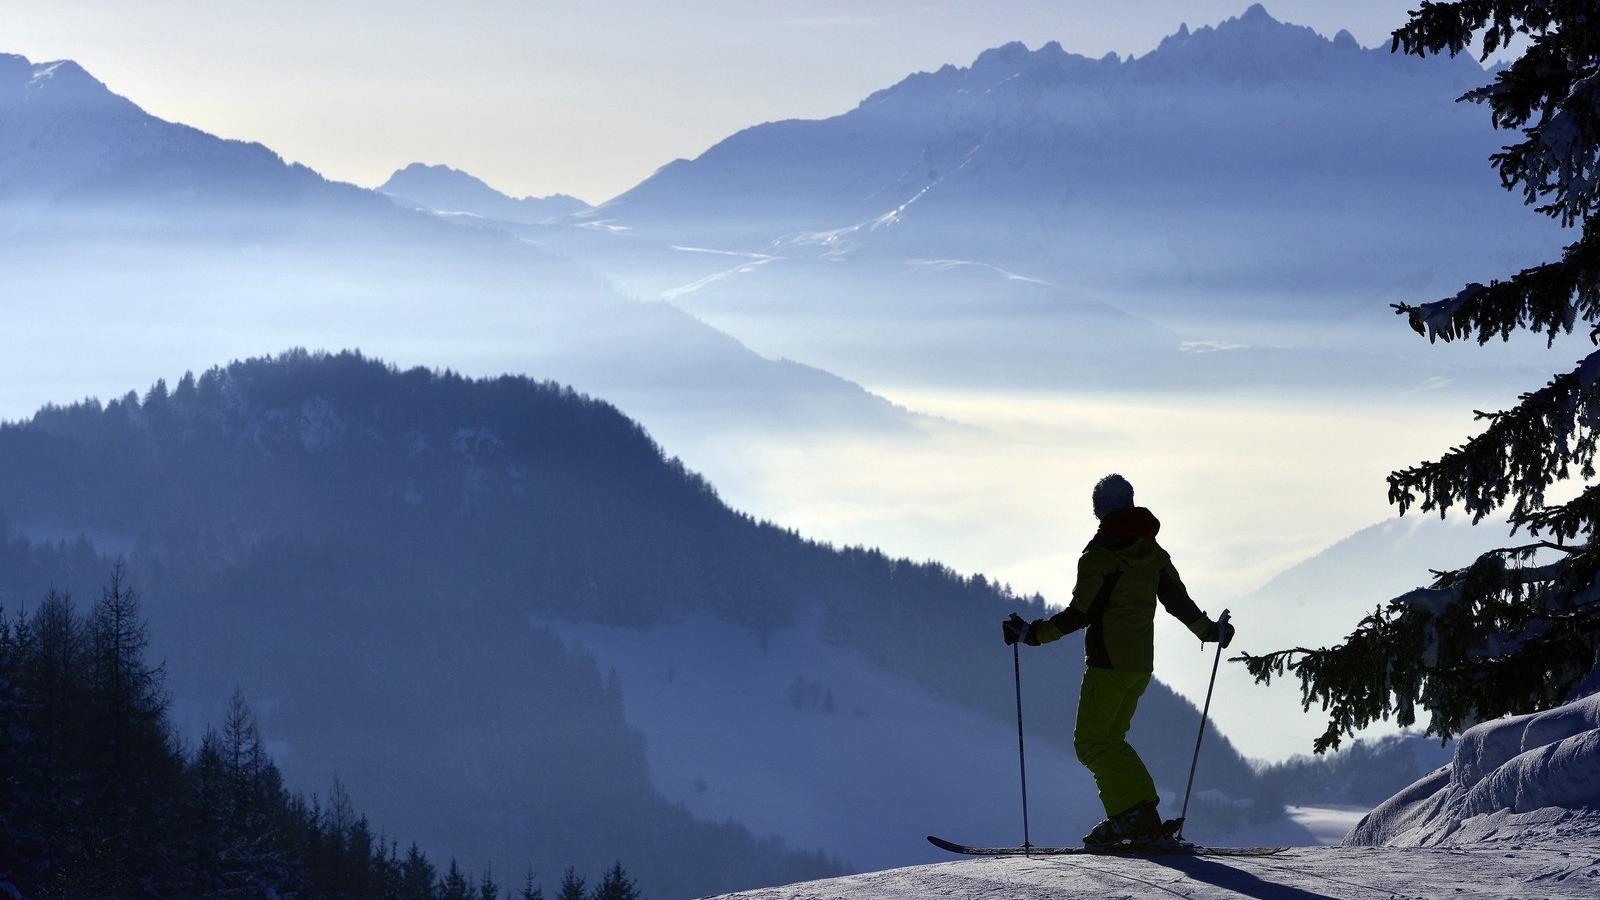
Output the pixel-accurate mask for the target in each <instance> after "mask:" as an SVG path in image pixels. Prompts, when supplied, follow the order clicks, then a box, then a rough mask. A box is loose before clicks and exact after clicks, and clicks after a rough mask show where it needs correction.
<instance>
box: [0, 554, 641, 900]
mask: <svg viewBox="0 0 1600 900" xmlns="http://www.w3.org/2000/svg"><path fill="white" fill-rule="evenodd" d="M147 643H148V634H147V627H146V624H145V619H144V616H143V614H142V612H141V609H140V601H139V597H138V595H137V594H136V593H135V592H134V591H133V589H132V588H131V587H130V586H129V584H128V580H127V577H126V574H125V571H124V569H123V568H122V566H120V565H118V566H117V567H116V568H114V569H113V570H112V572H111V575H110V578H109V580H108V581H107V583H106V585H105V587H104V588H103V589H102V590H101V592H100V596H99V598H98V599H97V600H96V601H95V602H94V604H93V605H92V606H91V607H90V609H89V610H88V611H87V612H80V611H79V609H78V608H77V605H76V604H75V602H74V600H73V598H72V597H71V596H70V595H69V594H66V593H63V592H58V591H55V590H52V591H50V592H49V593H48V594H46V595H45V597H44V600H43V601H42V602H41V603H39V605H38V606H36V607H35V608H33V609H32V610H19V611H17V612H15V613H12V612H9V611H7V610H5V609H4V608H0V896H16V895H20V896H22V897H40V898H49V897H60V898H82V897H97V898H119V897H219V898H221V897H240V898H244V897H252V898H253V897H270V896H279V897H285V898H288V897H303V898H313V897H345V898H385V900H502V898H505V900H513V898H515V900H543V898H544V894H543V891H542V888H541V887H540V885H539V884H538V883H537V881H536V879H535V876H534V874H533V873H532V872H531V871H530V872H529V873H528V874H527V876H526V877H525V878H524V879H523V881H522V884H521V885H520V886H519V887H518V888H517V889H516V890H515V891H513V890H511V889H510V888H503V887H502V886H501V885H499V884H498V883H496V882H495V880H494V877H493V875H492V873H491V872H489V871H486V872H484V873H483V874H482V875H481V876H477V877H472V876H468V875H467V874H466V873H464V872H463V871H462V869H461V868H460V866H459V865H458V864H457V862H456V861H455V860H453V859H452V860H451V861H450V863H449V865H448V867H446V868H445V869H444V871H442V872H441V871H439V870H438V869H437V868H436V867H435V865H434V864H433V863H432V862H430V861H429V860H428V857H427V856H426V854H424V853H423V852H422V851H421V850H420V849H419V848H418V847H417V845H416V844H414V843H413V844H411V845H410V847H409V848H408V849H406V850H405V851H404V852H401V850H400V849H399V845H398V843H397V842H396V841H395V840H393V839H386V838H385V837H384V836H383V835H381V834H379V833H376V832H375V831H374V830H373V827H372V825H371V824H370V823H369V822H368V821H367V818H366V817H365V816H364V815H361V814H360V813H359V812H357V811H356V809H355V806H354V804H353V802H352V801H351V798H350V796H349V794H348V793H347V792H346V791H345V789H344V788H343V786H342V785H340V784H339V783H338V782H337V781H335V783H334V786H333V788H332V790H331V791H330V792H329V794H328V797H327V800H326V804H324V802H323V801H322V800H320V799H318V798H317V797H315V796H313V797H312V798H311V799H310V800H307V799H306V798H305V797H304V796H303V795H300V794H297V793H293V792H290V791H289V790H287V789H286V788H285V786H284V783H283V777H282V775H281V774H280V773H279V771H278V768H277V766H276V765H274V764H273V761H272V759H271V757H270V756H269V755H268V753H267V750H266V746H265V744H264V742H263V740H262V736H261V730H260V728H259V726H258V724H257V721H256V716H255V713H254V711H253V710H252V709H251V708H250V706H249V705H248V704H247V703H246V702H245V699H244V696H243V695H242V694H241V693H240V692H238V691H235V692H234V695H233V698H232V700H231V701H230V703H229V705H228V709H227V712H226V714H225V716H224V717H223V721H222V725H221V727H220V728H208V729H207V730H206V732H205V734H204V736H203V737H202V738H201V739H200V741H199V745H198V746H195V747H187V746H185V744H184V741H183V739H182V738H181V737H180V736H179V735H178V734H177V733H176V732H175V731H174V729H173V727H172V726H171V725H170V723H169V721H168V718H167V699H166V695H165V691H164V685H163V681H164V672H163V669H162V667H161V666H151V665H149V664H148V662H147V661H146V658H145V648H146V645H147ZM556 896H557V897H559V898H562V900H638V898H639V893H638V890H637V889H636V887H635V886H634V882H633V881H632V880H631V879H630V878H629V877H628V875H627V872H626V870H625V869H623V867H622V864H621V863H617V864H615V865H614V866H612V868H611V869H609V870H608V871H606V872H605V873H604V875H603V876H602V878H601V880H600V881H599V882H598V883H596V884H595V886H594V887H593V888H592V889H590V890H587V891H586V890H585V888H584V882H583V879H582V878H580V877H579V876H578V875H577V874H576V872H575V871H574V870H572V869H568V870H567V872H566V875H565V877H564V878H563V880H562V882H561V889H560V893H558V894H557V895H556Z"/></svg>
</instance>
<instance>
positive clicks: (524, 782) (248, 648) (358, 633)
mask: <svg viewBox="0 0 1600 900" xmlns="http://www.w3.org/2000/svg"><path fill="white" fill-rule="evenodd" d="M0 511H3V513H4V515H5V516H6V517H7V522H8V525H7V526H6V527H7V528H8V529H9V531H10V533H12V534H20V535H23V536H29V537H31V538H32V539H33V540H34V541H36V542H37V541H58V540H62V539H68V540H71V539H75V538H76V537H77V536H78V535H80V534H82V535H86V536H87V538H86V540H87V541H88V542H92V546H81V545H80V546H78V547H77V548H76V550H74V548H73V546H72V545H70V544H68V545H62V546H60V547H58V548H56V550H55V551H53V553H52V555H51V558H50V559H49V560H47V561H46V562H44V563H38V564H36V565H34V566H32V567H31V568H30V567H27V566H19V565H15V564H12V565H8V566H5V567H0V587H4V588H7V589H10V590H12V591H32V590H34V589H36V586H37V585H38V584H40V583H52V582H53V583H57V584H72V585H81V584H84V583H86V581H85V579H89V578H94V577H96V576H95V575H94V574H93V572H92V571H91V572H89V573H87V574H86V573H85V570H84V569H83V568H82V566H83V565H91V568H94V567H97V566H99V565H100V564H101V561H100V560H99V559H98V556H99V555H100V554H103V553H121V554H126V556H127V558H128V560H129V566H130V571H131V572H132V573H133V574H134V576H135V577H136V578H137V579H138V580H139V581H140V583H142V584H144V585H146V586H147V588H146V590H147V593H148V594H149V595H150V596H151V597H153V598H157V599H156V600H155V601H153V602H152V605H151V609H150V614H151V617H152V620H153V622H154V623H155V625H156V629H157V635H158V639H157V644H156V650H157V653H156V656H157V658H166V659H167V660H168V664H169V669H170V673H171V684H172V690H173V694H174V699H175V701H176V703H175V718H177V719H179V720H180V722H182V723H184V724H186V725H189V727H198V726H197V723H198V722H199V721H201V720H203V719H204V717H205V714H207V713H208V712H209V711H211V710H215V709H218V708H220V705H221V704H222V703H223V701H224V700H225V699H226V693H227V691H228V690H230V689H231V686H232V685H235V684H238V685H241V686H242V687H243V688H244V689H245V690H246V691H247V693H248V694H249V695H250V696H252V697H256V698H259V702H260V705H261V709H262V724H263V728H264V730H265V732H266V734H267V736H268V739H269V741H271V742H273V745H274V747H275V748H278V755H279V756H280V758H281V761H282V765H283V768H284V770H285V774H286V776H287V777H288V778H289V779H290V781H291V783H294V784H300V785H303V784H326V783H327V782H328V781H329V780H330V779H331V778H332V777H334V776H336V775H337V776H339V777H341V778H344V779H345V780H346V782H347V783H348V784H349V785H350V787H351V790H352V792H353V793H355V794H356V795H357V796H359V797H361V798H363V802H364V803H365V804H366V805H367V808H368V809H369V810H371V811H372V813H373V815H374V817H375V818H377V819H380V820H381V821H384V822H386V823H389V824H390V825H391V826H392V827H396V828H398V829H401V830H403V831H404V833H406V834H410V835H414V836H415V837H416V838H417V839H418V840H419V842H421V844H422V846H423V847H425V848H428V849H430V850H431V851H435V852H443V853H449V854H454V855H459V856H463V857H466V858H472V859H477V858H482V859H485V860H488V859H493V860H495V861H497V862H498V861H501V860H513V859H521V858H522V854H523V853H524V852H526V851H525V849H524V848H527V847H532V848H534V852H535V853H536V854H542V855H538V856H536V857H535V860H534V861H535V864H536V865H537V866H538V867H539V868H540V870H541V871H548V870H550V869H551V868H552V867H554V866H557V865H565V864H567V863H568V862H571V863H574V864H577V865H579V866H580V867H581V868H587V869H593V868H595V867H597V866H600V865H604V864H606V863H608V862H610V861H611V860H613V858H615V857H617V856H621V857H623V858H625V859H627V860H628V861H629V865H630V868H631V869H633V870H634V871H636V872H637V873H638V876H639V878H640V880H641V885H642V886H643V887H644V888H645V889H646V890H647V891H648V892H650V893H652V894H659V895H662V896H672V895H682V894H689V893H703V892H707V891H712V890H716V889H720V888H732V887H740V886H750V885H755V884H760V883H772V882H778V881H792V880H796V879H800V878H804V877H808V876H812V875H816V874H820V873H823V872H826V871H829V870H830V869H831V868H832V864H831V863H830V862H829V861H828V860H826V859H824V858H821V857H819V856H817V855H809V856H808V855H797V854H795V853H792V852H789V851H786V850H783V849H782V848H780V847H779V846H777V845H776V844H775V843H774V842H771V841H758V840H757V839H756V838H755V837H753V836H752V835H750V834H749V833H748V832H745V831H744V830H743V829H741V828H738V827H737V826H733V825H719V826H713V825H711V824H706V823H698V822H694V821H693V820H691V819H690V817H689V816H688V814H687V813H685V812H684V811H683V810H682V809H681V808H678V807H674V806H671V805H669V804H666V803H665V802H663V801H662V800H660V798H659V796H658V794H657V793H656V792H655V790H654V789H653V788H652V785H651V783H650V777H649V772H648V770H647V766H646V765H645V762H644V754H643V748H642V746H641V743H640V737H639V735H638V734H637V733H635V732H632V731H631V730H630V729H629V728H628V726H627V724H626V723H625V722H624V720H623V716H622V712H621V703H620V692H621V691H622V690H624V689H625V686H624V685H621V684H620V683H619V682H618V681H617V680H616V679H615V678H613V677H607V676H606V675H604V674H603V673H601V672H600V671H598V670H597V669H596V667H595V665H594V663H593V661H592V660H591V659H590V658H589V657H588V656H587V655H585V654H582V653H580V652H578V651H576V650H574V649H572V648H570V647H568V646H565V645H563V643H562V641H561V640H560V639H559V638H558V637H557V636H556V635H555V634H554V633H553V632H552V631H550V630H549V629H548V628H547V627H545V626H543V625H535V624H533V623H532V620H533V619H534V618H538V619H540V620H541V621H549V620H576V621H587V622H594V623H602V624H609V625H620V626H624V627H629V628H639V629H644V628H650V627H652V626H653V625H657V624H662V623H668V622H673V621H682V620H684V619H686V618H687V617H690V616H711V617H714V618H716V619H719V620H723V621H726V622H730V623H734V624H736V625H737V626H739V627H740V628H741V629H742V633H743V634H744V635H746V637H745V638H743V639H744V640H748V641H751V642H755V643H757V644H760V643H761V642H763V641H764V640H766V639H767V638H768V637H769V636H770V635H773V634H775V633H777V632H778V631H780V630H783V629H789V628H804V629H811V630H814V631H815V632H816V633H818V634H819V635H821V636H822V638H823V639H825V640H827V641H829V642H830V643H833V644H835V645H838V646H841V647H846V648H852V649H853V650H854V651H856V652H859V653H860V654H862V655H863V656H864V657H866V658H867V659H868V660H871V661H872V662H873V663H874V664H875V665H877V666H879V667H881V668H882V669H884V670H886V671H889V672H894V673H900V674H901V675H905V676H909V677H910V678H912V679H914V680H915V681H916V682H917V683H919V684H921V685H923V686H924V688H925V689H926V690H927V691H929V692H931V693H932V694H933V695H934V696H936V697H938V698H942V699H943V701H945V702H949V703H953V704H958V705H961V706H965V707H969V708H975V709H979V710H982V711H984V712H986V713H987V714H989V715H992V716H994V717H995V718H997V719H999V720H1001V721H1005V720H1008V719H1009V718H1010V716H1011V715H1012V714H1013V712H1014V710H1013V708H1012V703H1013V701H1012V698H1011V685H1010V671H1009V669H1010V667H1009V664H1007V665H1005V666H1003V667H1002V666H997V665H994V663H995V662H996V661H997V660H999V659H1000V654H1001V649H1002V648H1001V647H1000V645H999V639H998V629H997V628H996V627H995V626H996V623H997V622H998V620H999V618H1001V617H1002V616H1003V614H1004V613H1005V612H1006V611H1009V610H1010V609H1011V608H1013V607H1016V608H1021V609H1023V611H1024V614H1035V613H1037V611H1038V609H1039V607H1040V604H1041V602H1042V601H1041V599H1040V598H1030V599H1022V598H1017V597H1013V596H1011V594H1010V592H1009V591H1008V590H1006V589H1005V588H1003V587H999V586H996V585H994V584H991V583H989V582H988V581H986V580H985V579H983V578H982V577H973V578H964V577H960V576H957V575H956V574H954V573H952V572H951V571H949V570H948V569H946V568H944V567H942V566H940V565H937V564H933V563H925V564H919V563H912V562H909V561H905V560H894V559H890V558H887V557H885V556H884V555H883V554H881V553H878V552H876V551H872V550H864V549H844V550H839V549H835V548H833V547H830V546H827V545H824V544H819V543H815V542H812V541H808V540H804V539H802V538H800V537H799V536H797V535H796V534H794V533H792V532H789V531H786V530H784V529H781V528H778V527H776V526H773V525H769V524H765V523H759V522H756V521H753V520H752V519H750V518H749V517H748V516H744V515H742V514H739V513H737V512H734V511H732V510H730V509H728V508H727V507H726V506H725V505H724V504H723V503H722V502H721V501H720V500H719V499H718V497H717V495H716V493H715V491H714V490H713V489H712V488H711V486H710V485H709V484H707V483H706V482H705V481H704V480H703V479H701V478H700V477H698V476H697V475H695V474H693V473H691V472H688V471H686V470H685V469H684V468H683V466H682V465H681V464H680V463H678V462H677V461H676V460H672V459H667V458H665V457H664V455H663V454H662V452H661V450H660V449H659V448H658V447H657V446H656V444H655V443H654V442H653V441H652V440H651V439H650V438H649V436H648V435H647V434H645V433H644V431H643V430H642V429H641V428H639V427H638V426H637V425H635V424H634V423H633V422H631V421H629V420H628V419H626V418H625V417H623V416H622V415H620V414H619V413H618V412H617V411H616V410H615V409H613V408H612V407H610V406H609V405H607V404H604V403H601V402H598V401H594V400H590V399H587V398H584V397H581V396H579V395H576V394H574V393H572V392H571V391H570V390H568V389H564V388H561V387H559V386H556V385H553V384H541V383H537V382H533V381H530V380H528V379H526V378H520V377H503V378H498V379H491V380H477V381H475V380H469V379H465V378H461V377H458V376H455V375H451V374H448V373H434V372H429V371H425V370H420V369H419V370H411V371H406V372H401V371H397V370H394V369H391V368H388V367H386V366H384V365H382V364H380V363H377V362H373V361H370V360H367V359H364V358H362V357H361V356H359V355H357V354H353V353H344V354H339V355H334V356H328V355H321V354H308V353H304V352H292V353H287V354H284V355H283V356H281V357H278V358H276V359H258V360H251V361H247V362H239V363H234V364H231V365H229V366H228V367H226V368H217V369H212V370H210V371H208V372H206V373H204V374H203V375H201V376H199V377H192V376H185V377H183V378H182V379H181V380H180V381H178V383H177V385H176V386H175V387H172V388H169V387H168V386H167V385H165V384H157V385H156V386H155V387H154V388H152V389H151V390H150V391H148V392H147V393H146V395H145V396H144V397H139V396H136V395H132V394H130V395H128V396H125V397H123V398H121V399H118V400H115V401H112V402H110V403H105V404H101V403H99V402H93V401H90V402H85V403H79V404H75V405H72V406H66V407H51V408H47V409H44V410H41V411H40V412H39V413H38V414H37V415H35V416H34V417H33V418H32V419H31V420H30V421H28V422H24V423H15V424H11V425H7V426H4V427H3V428H0ZM75 561H76V562H75ZM84 561H88V562H87V563H86V562H84ZM19 574H21V575H25V576H26V577H25V578H24V579H22V580H21V581H19V580H18V577H17V576H18V575H19ZM42 579H49V580H48V581H44V580H42ZM91 583H92V582H91ZM24 596H25V594H24ZM1062 650H1063V652H1054V653H1050V654H1040V655H1038V656H1037V657H1036V658H1035V659H1034V660H1030V673H1031V674H1030V679H1031V683H1032V684H1033V685H1035V686H1036V688H1035V689H1037V690H1041V691H1048V693H1047V696H1049V697H1051V699H1052V701H1053V703H1052V704H1050V706H1049V707H1045V708H1041V713H1040V714H1039V716H1038V719H1037V721H1036V722H1035V723H1031V728H1032V730H1031V731H1030V735H1031V736H1033V737H1034V738H1035V739H1039V740H1044V741H1046V742H1050V743H1053V744H1054V745H1055V746H1057V747H1066V746H1068V743H1069V738H1068V733H1069V731H1070V728H1071V722H1072V709H1073V707H1074V706H1075V698H1076V684H1077V677H1078V674H1077V673H1078V669H1079V668H1080V666H1081V662H1080V659H1079V657H1078V655H1077V652H1076V651H1075V650H1073V649H1072V648H1070V647H1069V648H1062ZM1006 662H1007V663H1009V660H1007V661H1006ZM818 674H822V675H825V674H826V673H818ZM729 677H730V678H737V673H729ZM773 702H775V703H784V702H787V701H786V700H785V699H784V698H782V697H775V698H773ZM1046 710H1048V711H1046ZM1196 721H1197V712H1196V711H1195V710H1194V709H1193V707H1191V706H1190V705H1189V704H1187V703H1186V702H1184V701H1182V700H1180V699H1178V698H1177V697H1176V696H1175V695H1173V694H1172V693H1171V692H1170V691H1169V690H1167V689H1166V688H1165V687H1163V686H1159V685H1157V686H1153V687H1152V689H1151V692H1150V694H1149V695H1148V697H1147V699H1146V702H1145V705H1144V706H1143V707H1142V708H1141V718H1140V720H1139V722H1138V723H1136V726H1135V740H1136V742H1139V744H1140V746H1141V747H1144V748H1147V749H1146V752H1147V754H1148V757H1149V758H1150V761H1151V764H1152V769H1153V770H1155V771H1156V773H1157V778H1158V781H1160V782H1161V783H1163V784H1168V785H1171V784H1181V783H1182V781H1181V778H1182V774H1183V772H1184V771H1185V770H1186V768H1187V764H1188V756H1187V750H1186V749H1185V748H1184V747H1183V746H1182V744H1183V743H1184V741H1179V740H1174V739H1173V735H1174V734H1176V733H1180V732H1183V733H1190V734H1192V732H1190V731H1189V729H1192V728H1193V727H1194V723H1195V722H1196ZM728 740H730V741H737V740H738V735H737V734H730V735H729V736H728ZM885 765H886V766H892V765H893V763H892V761H887V760H886V761H885ZM1201 771H1202V775H1201V777H1202V779H1205V781H1203V783H1211V784H1228V785H1230V786H1233V787H1232V789H1233V790H1235V791H1238V792H1243V793H1244V794H1245V796H1246V797H1249V796H1250V795H1251V794H1252V792H1253V791H1254V788H1252V787H1251V785H1252V784H1254V780H1253V779H1254V773H1253V772H1252V771H1251V769H1250V767H1249V765H1248V764H1247V763H1246V762H1245V761H1244V760H1243V759H1242V758H1240V757H1239V756H1238V755H1237V754H1236V753H1234V752H1233V751H1232V749H1231V747H1230V746H1229V745H1228V744H1227V742H1226V741H1225V740H1216V741H1215V742H1214V743H1209V744H1208V752H1207V756H1206V759H1205V760H1204V761H1203V764H1202V770H1201ZM905 789H906V790H908V791H910V790H918V789H926V786H921V787H919V786H918V785H915V784H910V783H908V784H906V785H905ZM1258 793H1259V792H1258ZM1258 799H1260V800H1262V801H1263V802H1262V803H1260V804H1258V805H1257V806H1256V807H1254V808H1253V809H1252V810H1251V811H1250V814H1251V815H1252V816H1256V817H1260V816H1271V815H1275V814H1276V812H1277V809H1276V807H1275V806H1273V805H1272V804H1271V803H1270V802H1267V795H1265V794H1260V796H1259V798H1258ZM1087 800H1088V798H1085V801H1087ZM1085 808H1086V809H1087V808H1089V807H1088V804H1087V802H1086V803H1085ZM867 812H868V811H866V810H863V811H862V813H863V814H866V813H867ZM1215 813H1216V814H1217V815H1222V816H1225V817H1226V816H1237V815H1240V813H1239V811H1238V810H1236V809H1234V808H1232V807H1219V808H1218V809H1217V810H1216V811H1215ZM1206 814H1207V813H1206V811H1205V810H1202V811H1201V816H1202V817H1204V816H1205V815H1206ZM467 854H472V856H470V857H468V856H467ZM846 862H848V860H846Z"/></svg>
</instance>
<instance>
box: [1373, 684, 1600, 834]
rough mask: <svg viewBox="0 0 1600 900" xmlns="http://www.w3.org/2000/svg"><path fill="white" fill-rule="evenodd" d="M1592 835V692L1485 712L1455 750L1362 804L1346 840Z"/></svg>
mask: <svg viewBox="0 0 1600 900" xmlns="http://www.w3.org/2000/svg"><path fill="white" fill-rule="evenodd" d="M1578 836H1585V837H1591V838H1592V837H1595V836H1600V694H1593V695H1590V696H1588V697H1585V698H1583V699H1581V700H1575V701H1573V702H1571V703H1568V704H1566V705H1564V706H1558V707H1556V708H1555V709H1551V710H1547V711H1545V712H1541V713H1532V714H1529V715H1525V716H1513V717H1510V718H1506V719H1500V720H1497V721H1494V722H1485V723H1484V724H1482V725H1478V726H1476V727H1474V728H1470V729H1468V730H1467V731H1466V732H1465V733H1463V734H1462V735H1461V737H1460V739H1459V740H1458V741H1457V742H1456V750H1455V756H1454V758H1453V759H1452V760H1451V762H1450V763H1449V764H1448V765H1445V766H1441V767H1439V768H1438V769H1436V770H1434V771H1433V772H1432V773H1430V774H1429V775H1427V776H1425V777H1423V778H1421V779H1419V780H1418V781H1416V782H1415V783H1414V784H1412V785H1411V786H1410V787H1407V788H1406V789H1405V790H1403V791H1401V792H1400V793H1398V794H1396V795H1394V796H1393V797H1391V798H1389V799H1388V800H1386V801H1384V802H1383V803H1382V804H1381V805H1379V806H1378V808H1376V809H1374V810H1373V811H1372V812H1371V813H1369V814H1367V816H1366V817H1365V818H1363V819H1362V820H1361V822H1360V823H1358V824H1357V825H1356V827H1355V828H1354V829H1352V830H1351V831H1350V834H1349V835H1348V836H1347V837H1346V838H1345V844H1347V845H1391V846H1445V845H1461V844H1468V843H1475V842H1480V841H1510V840H1517V841H1523V840H1528V839H1529V838H1534V837H1538V838H1546V837H1548V838H1571V837H1578Z"/></svg>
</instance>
